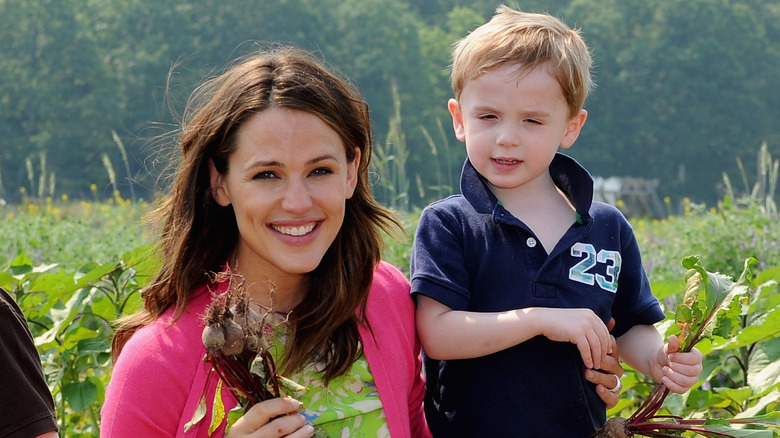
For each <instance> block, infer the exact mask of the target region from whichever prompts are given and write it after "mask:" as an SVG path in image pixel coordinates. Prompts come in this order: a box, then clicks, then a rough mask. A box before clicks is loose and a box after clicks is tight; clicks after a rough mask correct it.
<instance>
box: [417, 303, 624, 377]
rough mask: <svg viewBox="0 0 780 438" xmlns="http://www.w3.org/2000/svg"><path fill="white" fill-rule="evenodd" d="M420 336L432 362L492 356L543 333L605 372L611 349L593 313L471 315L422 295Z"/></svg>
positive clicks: (537, 310) (540, 309)
mask: <svg viewBox="0 0 780 438" xmlns="http://www.w3.org/2000/svg"><path fill="white" fill-rule="evenodd" d="M416 297H417V310H416V315H415V319H416V323H417V333H418V335H419V337H420V341H421V342H422V345H423V349H424V350H425V354H426V355H428V356H429V357H430V358H432V359H439V360H449V359H468V358H474V357H481V356H485V355H488V354H492V353H495V352H498V351H501V350H505V349H507V348H509V347H512V346H514V345H517V344H519V343H521V342H524V341H527V340H528V339H531V338H533V337H534V336H537V335H543V336H545V337H547V338H549V339H551V340H553V341H559V342H571V343H574V344H576V345H577V348H578V349H579V351H580V355H581V356H582V360H583V362H585V366H586V367H588V368H600V366H601V361H602V359H603V357H604V356H606V355H607V354H609V351H610V339H609V338H610V335H609V332H608V331H607V328H606V326H605V325H604V323H603V322H602V321H601V320H600V319H599V318H598V317H597V316H596V314H594V313H593V312H592V311H591V310H589V309H552V308H544V307H531V308H527V309H516V310H509V311H505V312H466V311H458V310H452V309H450V308H449V307H447V306H446V305H444V304H442V303H440V302H438V301H436V300H434V299H433V298H429V297H427V296H424V295H421V294H416Z"/></svg>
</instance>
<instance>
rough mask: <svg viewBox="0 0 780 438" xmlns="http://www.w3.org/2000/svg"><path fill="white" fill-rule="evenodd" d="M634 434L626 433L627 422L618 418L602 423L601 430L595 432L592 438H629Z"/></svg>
mask: <svg viewBox="0 0 780 438" xmlns="http://www.w3.org/2000/svg"><path fill="white" fill-rule="evenodd" d="M633 436H634V434H632V433H630V432H629V431H628V420H626V419H625V418H620V417H613V418H610V419H609V420H607V422H606V423H604V426H602V427H601V429H599V430H597V431H596V432H595V433H594V434H593V437H592V438H631V437H633Z"/></svg>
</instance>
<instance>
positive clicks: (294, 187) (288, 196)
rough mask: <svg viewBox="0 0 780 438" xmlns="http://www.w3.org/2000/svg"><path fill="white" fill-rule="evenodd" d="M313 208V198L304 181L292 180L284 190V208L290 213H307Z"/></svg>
mask: <svg viewBox="0 0 780 438" xmlns="http://www.w3.org/2000/svg"><path fill="white" fill-rule="evenodd" d="M311 206H312V197H311V192H310V191H309V188H308V187H307V186H306V183H305V182H304V181H298V180H290V181H289V182H288V183H287V185H286V186H285V189H284V196H283V197H282V208H283V209H285V210H287V211H290V212H294V213H296V212H305V211H307V210H309V209H310V208H311Z"/></svg>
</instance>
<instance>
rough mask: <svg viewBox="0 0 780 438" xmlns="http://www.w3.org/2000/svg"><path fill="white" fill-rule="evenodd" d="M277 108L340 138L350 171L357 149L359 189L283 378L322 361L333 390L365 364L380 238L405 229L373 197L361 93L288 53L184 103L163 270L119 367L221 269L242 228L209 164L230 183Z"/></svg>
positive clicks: (163, 215) (163, 218)
mask: <svg viewBox="0 0 780 438" xmlns="http://www.w3.org/2000/svg"><path fill="white" fill-rule="evenodd" d="M270 107H280V108H288V109H294V110H301V111H306V112H308V113H311V114H314V115H315V116H317V117H319V118H320V119H321V120H322V121H324V122H325V123H326V124H327V125H328V126H330V127H331V128H333V129H334V130H335V131H336V132H337V133H338V134H339V136H340V137H341V139H342V140H343V142H344V145H345V147H346V152H347V160H348V161H350V162H351V161H352V160H354V159H355V156H356V154H355V148H359V149H360V151H361V153H360V163H359V166H358V182H357V187H356V189H355V193H354V195H353V196H352V197H351V198H350V199H347V200H346V210H345V215H344V223H343V224H342V227H341V231H340V232H339V233H338V235H337V236H336V239H335V240H334V242H333V243H332V244H331V246H330V248H329V249H328V251H327V252H326V254H325V256H324V257H323V259H322V261H321V262H320V264H319V266H318V267H317V268H316V269H315V270H314V271H312V272H311V273H309V274H307V280H308V281H307V283H308V289H307V291H306V293H305V297H304V299H303V300H302V301H301V303H300V304H299V305H298V306H296V308H295V309H294V311H293V312H292V314H291V315H290V321H289V323H290V327H291V337H290V338H289V342H288V345H287V346H286V347H285V356H284V358H283V360H282V363H281V368H282V369H283V370H285V371H287V372H289V371H293V370H298V369H300V368H301V367H302V366H303V365H305V364H306V363H307V362H310V361H311V360H313V359H314V358H319V360H321V361H322V362H324V363H325V364H326V369H325V371H324V377H325V379H326V380H330V379H331V378H333V377H335V376H338V375H341V374H343V373H344V372H346V371H347V370H348V369H349V367H350V366H351V365H352V363H353V362H354V361H355V359H356V358H357V356H358V355H359V354H360V336H359V332H358V326H359V325H360V324H367V321H366V320H365V305H366V300H367V297H368V291H369V288H370V287H371V282H372V279H373V271H374V268H375V266H376V264H377V262H378V261H379V259H380V256H381V249H382V242H383V239H382V234H381V232H382V230H384V231H386V232H390V231H391V230H393V229H394V227H398V228H400V224H399V222H398V221H397V219H396V218H395V217H394V215H393V214H392V213H391V212H390V211H389V210H387V209H385V208H383V207H382V206H381V205H379V204H378V203H377V202H376V200H375V199H374V197H373V195H372V194H371V188H370V186H369V181H368V165H369V162H370V159H371V148H372V141H373V140H372V133H371V125H370V120H369V111H368V106H367V105H366V103H365V102H364V101H363V99H362V97H361V96H360V94H359V92H358V91H357V89H356V88H355V87H354V86H353V85H352V84H351V83H349V82H348V81H347V80H345V79H343V78H341V77H339V76H337V75H336V74H334V73H333V72H332V71H330V70H329V69H328V68H327V67H325V65H324V64H323V62H322V61H320V60H318V59H316V58H315V57H314V56H313V55H311V54H310V53H308V52H305V51H303V50H301V49H297V48H293V47H281V48H277V49H275V50H272V51H268V52H265V53H260V54H256V55H253V56H251V57H248V58H246V59H244V60H242V61H241V62H239V63H237V64H236V65H234V66H233V67H232V68H230V69H228V70H227V71H226V72H225V73H223V74H221V75H220V76H218V77H215V78H213V79H211V80H209V81H207V82H205V83H204V84H203V85H201V86H200V87H198V88H197V89H196V90H195V92H194V93H193V96H192V97H191V98H190V101H189V102H188V103H187V110H186V111H185V114H184V121H183V123H182V128H181V134H180V143H181V161H180V163H179V165H178V169H177V171H176V173H175V177H174V180H173V184H172V188H171V193H170V195H169V197H168V198H167V199H166V200H165V202H164V203H163V204H162V206H161V207H160V208H158V209H157V210H155V211H154V212H153V218H155V220H156V221H157V222H158V223H159V224H160V226H161V236H160V240H159V251H160V253H161V256H162V267H161V269H160V271H159V273H158V274H157V276H156V278H155V279H154V280H153V281H152V283H151V284H150V285H149V286H148V287H146V289H145V290H144V291H143V298H144V307H143V309H142V310H141V311H139V312H137V313H135V314H133V315H130V316H128V317H125V318H124V319H122V320H121V321H120V322H119V325H118V327H117V330H116V332H115V335H114V339H113V342H112V355H113V357H114V360H116V358H117V357H118V356H119V354H120V352H121V350H122V347H123V346H124V344H125V343H126V342H127V340H128V339H129V338H130V336H132V334H133V333H135V332H136V331H137V330H138V329H139V328H141V327H143V326H144V325H147V324H149V323H151V322H153V321H155V320H156V319H157V318H158V317H159V316H160V315H161V314H162V313H163V312H165V311H167V310H169V309H171V308H174V309H175V312H176V315H180V314H181V312H182V311H183V310H184V309H185V308H186V306H187V303H188V301H189V298H190V294H191V293H192V292H193V291H194V290H195V289H196V288H197V287H198V286H199V285H201V284H202V283H203V282H204V281H207V279H208V277H207V275H208V274H210V273H213V272H219V271H220V270H221V269H222V268H223V266H224V263H225V262H226V261H227V258H228V257H229V255H230V253H231V252H232V251H233V249H234V246H235V245H236V243H237V239H238V228H237V225H236V218H235V215H234V213H233V208H232V206H227V207H222V206H220V205H219V204H217V202H216V201H215V200H214V198H213V196H212V193H211V188H210V180H209V160H212V161H213V162H214V165H215V167H216V169H217V171H218V172H220V173H221V174H226V173H227V172H228V168H227V163H228V157H229V156H230V154H231V153H233V151H234V149H235V147H236V132H237V131H238V129H239V128H240V127H241V125H242V123H243V122H244V121H245V120H246V119H247V118H248V117H249V116H251V115H252V114H256V113H259V112H262V111H264V110H266V109H268V108H270Z"/></svg>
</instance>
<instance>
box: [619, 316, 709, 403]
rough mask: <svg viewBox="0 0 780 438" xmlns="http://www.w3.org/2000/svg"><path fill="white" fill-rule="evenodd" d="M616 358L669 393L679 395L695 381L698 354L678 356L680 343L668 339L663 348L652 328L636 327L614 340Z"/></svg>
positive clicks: (700, 357)
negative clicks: (615, 343)
mask: <svg viewBox="0 0 780 438" xmlns="http://www.w3.org/2000/svg"><path fill="white" fill-rule="evenodd" d="M617 344H618V348H619V349H620V356H621V359H623V361H625V362H626V363H627V364H629V365H631V367H632V368H634V369H635V370H637V371H639V372H640V373H642V374H644V375H646V376H650V377H652V378H653V380H655V381H656V382H659V383H663V384H664V385H665V386H666V387H667V388H669V389H670V390H671V391H672V392H676V393H678V394H682V393H684V392H686V391H687V390H689V389H691V387H692V386H693V385H695V384H696V382H697V381H698V380H699V374H700V373H701V371H702V354H701V352H700V351H699V350H698V349H696V348H694V349H693V350H691V351H690V352H688V353H679V352H678V351H679V349H680V340H679V339H678V338H677V336H670V337H669V342H668V343H667V344H665V345H664V343H663V340H662V339H661V335H660V334H659V333H658V331H657V330H656V329H655V327H653V326H652V325H636V326H634V327H632V328H631V329H630V330H629V331H627V332H626V333H625V334H624V335H622V336H621V337H619V338H617Z"/></svg>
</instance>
